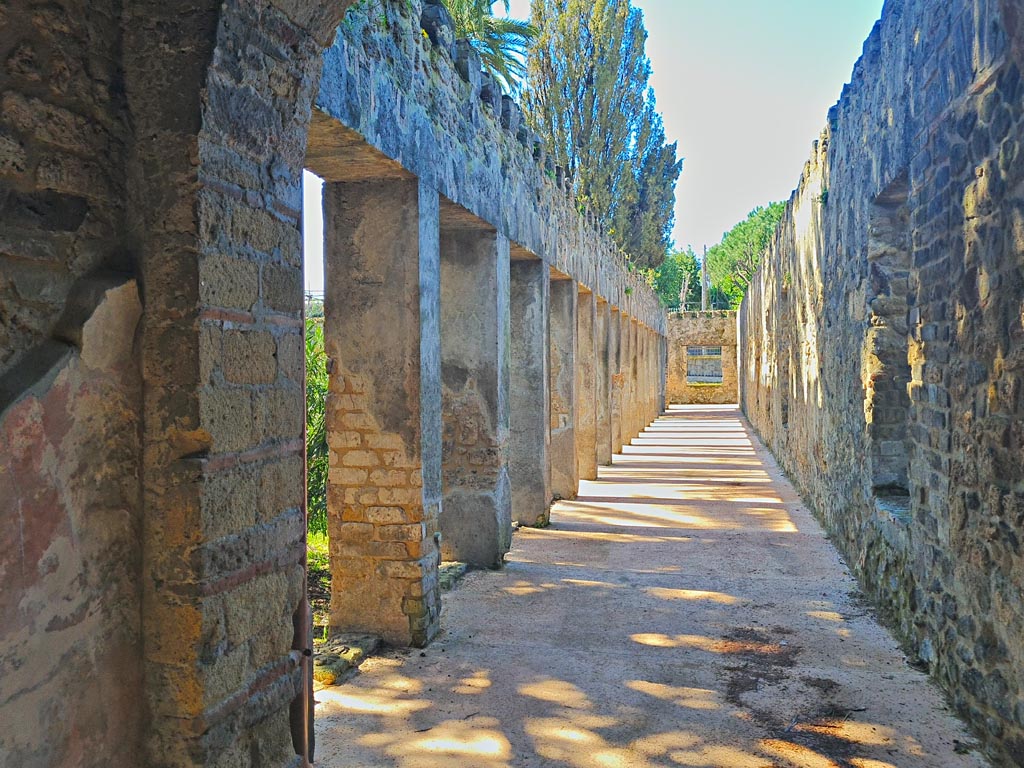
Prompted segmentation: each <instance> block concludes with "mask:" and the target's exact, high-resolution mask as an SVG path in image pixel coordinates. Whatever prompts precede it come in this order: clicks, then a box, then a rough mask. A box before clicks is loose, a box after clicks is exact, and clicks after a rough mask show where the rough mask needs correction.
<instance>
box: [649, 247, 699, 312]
mask: <svg viewBox="0 0 1024 768" xmlns="http://www.w3.org/2000/svg"><path fill="white" fill-rule="evenodd" d="M651 285H652V287H653V288H654V292H655V293H656V294H658V298H659V299H661V304H662V306H664V307H666V308H667V309H680V310H684V309H686V305H687V304H690V305H694V304H696V305H698V306H699V305H700V264H698V263H697V255H696V254H695V253H694V252H693V249H692V248H688V249H686V250H685V251H677V252H676V253H670V254H669V255H668V256H666V257H665V261H663V262H662V263H661V265H660V266H658V268H657V269H655V270H654V273H653V278H652V281H651Z"/></svg>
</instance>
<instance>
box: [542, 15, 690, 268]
mask: <svg viewBox="0 0 1024 768" xmlns="http://www.w3.org/2000/svg"><path fill="white" fill-rule="evenodd" d="M531 21H532V22H533V25H534V26H535V27H536V28H537V32H538V37H537V40H536V42H535V43H534V44H533V46H531V47H530V49H529V52H528V54H527V59H526V61H527V70H528V76H527V80H526V82H525V83H524V86H523V108H524V111H525V113H526V119H527V122H528V124H529V125H530V127H531V128H532V129H533V130H535V131H537V133H538V134H540V136H541V137H542V138H543V139H544V141H545V143H546V145H547V147H548V148H549V151H550V153H551V155H552V156H553V158H554V160H555V162H556V163H557V164H559V165H561V166H563V167H565V168H566V170H567V172H568V174H569V177H570V178H571V179H572V183H573V187H574V191H575V193H576V198H577V200H579V202H580V203H581V204H583V205H588V206H589V207H590V208H591V210H592V211H593V212H594V214H595V215H596V216H597V217H598V219H599V220H600V221H601V224H602V226H603V227H604V229H605V231H607V232H608V233H609V234H610V235H611V236H612V237H613V238H614V239H615V240H616V242H617V243H618V244H619V246H620V247H621V248H622V250H623V251H625V252H626V253H627V254H628V255H629V256H630V257H631V258H632V259H633V261H634V263H635V264H637V265H638V266H639V267H657V266H658V265H659V264H661V263H662V261H664V259H665V255H666V253H667V252H668V249H669V244H670V233H671V231H672V224H673V219H674V206H675V183H676V179H678V178H679V172H680V170H681V168H682V161H681V160H678V159H677V158H676V145H675V143H672V144H668V143H666V141H665V130H664V126H663V124H662V119H661V115H660V114H658V112H657V110H656V108H655V100H654V91H653V89H651V88H650V87H649V86H648V81H649V79H650V75H651V63H650V60H649V59H648V58H647V54H646V53H645V50H644V48H645V44H646V40H647V30H646V29H645V28H644V21H643V13H642V12H641V11H640V10H639V9H637V8H634V7H633V6H632V4H631V2H630V0H533V5H532V16H531Z"/></svg>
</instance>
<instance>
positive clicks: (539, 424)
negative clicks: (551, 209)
mask: <svg viewBox="0 0 1024 768" xmlns="http://www.w3.org/2000/svg"><path fill="white" fill-rule="evenodd" d="M510 271H511V297H512V298H511V302H510V304H511V307H510V313H511V325H512V355H511V368H512V372H511V386H510V390H509V393H510V395H509V402H510V411H511V412H510V416H509V418H510V432H509V479H510V480H511V483H512V519H513V520H517V521H519V523H521V524H522V525H546V524H547V522H548V508H549V504H550V503H551V467H550V465H549V463H548V449H549V446H550V443H551V430H550V423H551V414H550V408H551V403H550V387H551V381H550V378H549V372H548V325H549V320H550V316H551V315H550V313H551V306H550V302H551V292H550V287H549V286H550V277H549V275H550V271H551V270H550V268H549V267H548V265H547V264H545V263H544V262H543V261H541V260H540V259H536V258H533V259H529V260H527V259H523V260H516V261H513V262H512V263H511V269H510Z"/></svg>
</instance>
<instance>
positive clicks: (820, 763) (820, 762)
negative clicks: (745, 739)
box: [761, 739, 842, 768]
mask: <svg viewBox="0 0 1024 768" xmlns="http://www.w3.org/2000/svg"><path fill="white" fill-rule="evenodd" d="M761 747H762V749H764V751H765V752H767V753H768V754H770V755H772V756H773V757H776V758H779V759H781V760H785V761H786V762H787V763H788V764H789V765H792V766H794V768H842V766H840V765H839V763H837V762H835V761H834V760H831V759H830V758H828V757H825V756H824V755H822V754H820V753H819V752H815V751H814V750H813V749H811V748H810V747H805V746H803V745H802V744H794V743H793V742H791V741H784V740H783V739H762V740H761Z"/></svg>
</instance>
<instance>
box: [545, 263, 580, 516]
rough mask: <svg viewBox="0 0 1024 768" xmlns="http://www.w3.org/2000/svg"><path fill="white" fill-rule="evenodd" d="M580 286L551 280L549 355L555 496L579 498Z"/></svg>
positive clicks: (553, 485)
mask: <svg viewBox="0 0 1024 768" xmlns="http://www.w3.org/2000/svg"><path fill="white" fill-rule="evenodd" d="M576 300H577V291H576V283H575V282H574V281H573V280H570V279H568V278H563V279H560V280H559V279H555V278H554V276H552V280H551V321H550V327H549V335H548V339H549V343H548V355H549V358H548V359H549V365H550V369H549V371H550V374H551V390H550V392H551V412H550V413H551V425H550V426H551V444H550V451H549V453H548V455H549V457H550V462H551V494H552V496H554V497H558V498H561V499H574V498H576V490H577V488H578V486H579V475H578V467H577V465H576V430H575V421H574V419H575V418H576V404H575V391H576V333H577V328H576Z"/></svg>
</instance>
